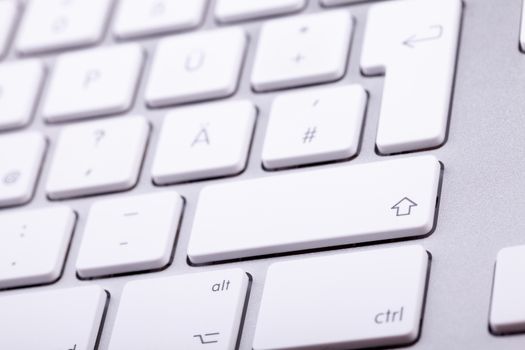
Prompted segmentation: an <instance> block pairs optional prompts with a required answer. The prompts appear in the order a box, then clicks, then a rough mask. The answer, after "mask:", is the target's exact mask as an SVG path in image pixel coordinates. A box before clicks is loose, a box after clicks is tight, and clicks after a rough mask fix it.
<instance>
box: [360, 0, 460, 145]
mask: <svg viewBox="0 0 525 350" xmlns="http://www.w3.org/2000/svg"><path fill="white" fill-rule="evenodd" d="M461 10H462V3H461V0H430V1H419V0H401V1H392V2H387V3H384V4H378V5H375V6H373V7H372V8H371V9H370V11H369V13H368V19H367V25H366V32H365V38H364V44H363V45H364V46H363V52H362V57H361V70H362V72H363V74H365V75H369V76H370V75H385V82H384V87H383V97H382V104H381V112H380V117H379V125H378V131H377V140H376V146H377V149H378V151H379V152H380V153H381V154H393V153H401V152H410V151H417V150H422V149H428V148H436V147H439V146H441V145H442V144H443V143H444V142H445V140H446V132H447V125H448V117H449V109H450V101H451V94H452V88H453V80H454V73H455V67H456V55H457V46H458V37H459V31H460V22H461Z"/></svg>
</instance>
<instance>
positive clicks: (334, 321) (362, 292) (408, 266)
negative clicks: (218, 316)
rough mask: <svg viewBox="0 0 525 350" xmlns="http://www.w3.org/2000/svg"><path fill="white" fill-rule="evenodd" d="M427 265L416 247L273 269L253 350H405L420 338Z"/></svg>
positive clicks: (284, 264) (289, 263)
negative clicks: (392, 349) (389, 349)
mask: <svg viewBox="0 0 525 350" xmlns="http://www.w3.org/2000/svg"><path fill="white" fill-rule="evenodd" d="M428 265H429V258H428V253H427V252H426V251H425V249H424V248H423V247H421V246H419V245H413V246H406V247H401V248H389V249H380V250H379V249H378V250H371V251H366V252H360V253H350V254H339V255H332V256H326V257H317V258H311V259H303V260H296V261H287V262H281V263H275V264H273V265H271V266H270V268H269V269H268V273H267V276H266V283H265V286H264V292H263V296H262V301H261V306H260V311H259V316H258V320H257V328H256V332H255V339H254V345H253V349H254V350H269V349H334V350H337V349H341V350H343V349H357V348H359V349H361V348H365V347H366V348H368V347H383V346H396V345H408V344H410V343H412V342H414V341H416V340H417V338H418V334H419V327H420V323H421V322H420V321H421V318H422V310H423V303H424V296H425V287H426V279H427V273H428Z"/></svg>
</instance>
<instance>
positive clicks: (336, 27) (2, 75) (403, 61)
mask: <svg viewBox="0 0 525 350" xmlns="http://www.w3.org/2000/svg"><path fill="white" fill-rule="evenodd" d="M63 2H64V1H61V2H60V3H63ZM76 2H79V3H82V4H84V5H83V6H87V5H85V4H86V2H85V1H84V2H83V1H80V0H76V1H73V0H71V1H67V3H76ZM98 2H99V1H94V2H93V3H98ZM35 3H40V2H38V1H36V2H35ZM104 3H105V4H107V2H104ZM134 3H138V2H134ZM255 3H259V2H254V4H255ZM123 4H126V2H123ZM260 4H262V2H260ZM284 4H285V3H281V5H283V6H284ZM35 6H36V5H35ZM39 6H42V5H39ZM71 6H76V5H71ZM100 6H102V5H100ZM193 6H197V5H195V4H194V5H193ZM225 6H226V5H225ZM246 6H247V7H249V6H248V5H246ZM260 6H261V7H264V6H263V5H260ZM225 8H227V6H226V7H225ZM130 11H131V10H130ZM131 12H133V11H131ZM84 17H88V16H84ZM460 18H461V2H460V1H459V0H447V1H445V2H441V1H432V2H429V3H428V4H426V3H425V4H421V3H420V2H419V1H415V0H405V1H395V2H387V3H383V4H378V5H375V6H372V7H371V9H370V11H369V14H368V20H367V23H366V30H365V40H364V45H363V50H362V57H361V71H362V73H363V75H365V76H374V75H382V74H386V78H385V86H384V90H383V97H382V102H381V103H382V106H381V111H380V118H379V124H378V131H377V140H376V146H377V150H378V152H379V153H381V154H396V153H401V152H409V151H417V150H424V149H428V148H435V147H439V146H440V145H442V144H443V142H445V140H446V136H447V135H446V132H447V125H448V118H449V109H450V98H451V93H452V87H453V77H454V72H455V59H456V51H457V42H458V33H459V25H460ZM354 22H355V21H354V17H353V16H352V14H351V12H350V11H348V10H346V9H337V10H331V11H325V12H321V13H318V14H313V15H302V16H292V17H287V18H281V19H274V20H270V21H267V22H265V23H264V24H263V25H262V27H261V29H260V33H258V40H256V42H257V47H256V52H255V56H254V61H253V67H252V69H251V71H249V72H247V74H250V78H249V80H250V85H251V88H252V89H253V90H254V91H255V92H259V93H263V92H268V91H273V90H280V89H289V88H295V87H304V86H309V85H314V84H321V83H327V82H333V81H336V80H339V79H341V78H342V77H343V76H344V75H345V73H346V70H347V66H348V64H347V63H348V58H349V53H350V46H351V41H352V36H353V31H354ZM385 23H390V24H391V25H385ZM398 23H402V25H398ZM391 28H395V30H390V29H391ZM328 38H329V40H327V39H328ZM251 41H253V38H249V36H248V34H247V32H246V31H245V30H244V29H243V28H241V27H239V26H234V27H225V28H220V29H214V30H207V31H202V32H198V33H189V34H177V35H174V36H169V37H165V38H162V39H161V40H159V41H158V43H157V45H156V48H155V51H154V52H153V53H152V55H151V57H149V55H146V54H145V50H144V49H143V48H142V47H141V46H140V45H139V44H137V43H125V44H119V45H114V46H105V47H103V48H97V49H89V50H83V51H76V52H73V53H65V54H61V55H59V56H58V57H57V59H56V62H55V63H54V65H53V67H52V69H49V68H44V67H43V66H42V64H41V63H40V62H39V61H38V60H37V59H27V60H21V61H19V62H17V63H7V64H2V65H0V130H2V129H4V130H7V129H12V128H17V127H22V126H24V125H27V124H28V123H29V122H30V120H31V117H32V114H33V111H34V110H39V111H40V112H41V113H40V114H41V115H42V116H43V118H44V119H45V121H46V122H48V123H54V122H64V121H72V120H78V119H83V118H92V117H98V116H107V115H114V114H120V113H125V112H126V111H128V110H130V109H131V108H132V107H133V106H134V104H135V100H136V99H135V96H136V94H137V90H138V87H139V86H140V80H141V77H142V76H145V78H146V79H145V88H144V99H145V104H146V105H147V106H149V107H150V108H158V107H167V106H178V105H182V104H187V103H194V102H203V101H209V100H215V99H220V98H226V97H229V96H232V95H233V94H235V92H236V91H237V90H238V88H239V82H240V80H241V76H242V75H243V67H244V66H245V59H246V57H247V52H248V51H249V50H250V49H251V48H250V43H251ZM38 42H40V43H41V42H42V40H39V41H38ZM385 57H389V59H388V60H387V61H386V60H385ZM147 60H149V61H151V62H150V64H147V65H146V61H147ZM145 67H147V68H145ZM144 70H147V71H146V72H144V74H143V71H144ZM46 73H47V74H46ZM46 75H49V79H46ZM17 77H21V78H20V79H17ZM44 80H49V81H48V82H47V84H45V83H44ZM43 85H45V86H46V87H47V88H46V89H42V88H41V87H42V86H43ZM429 86H432V89H430V88H429ZM42 90H44V91H45V93H44V96H43V97H42V103H41V104H40V105H41V106H40V108H38V107H37V103H36V100H38V97H39V95H40V92H41V91H42ZM141 91H142V90H141ZM360 100H363V98H362V97H361V98H360ZM354 102H356V103H357V104H361V103H362V101H361V102H359V101H354ZM352 119H353V121H350V122H351V123H353V122H354V121H355V120H356V119H355V118H352ZM311 127H312V129H310V131H311V132H313V133H317V128H316V126H315V125H313V126H311ZM307 139H308V137H307ZM268 162H269V163H272V162H273V163H276V162H277V163H279V161H278V160H276V159H272V160H269V161H268ZM269 167H271V165H270V166H269Z"/></svg>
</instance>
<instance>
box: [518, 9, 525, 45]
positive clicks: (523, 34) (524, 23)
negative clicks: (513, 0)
mask: <svg viewBox="0 0 525 350" xmlns="http://www.w3.org/2000/svg"><path fill="white" fill-rule="evenodd" d="M519 44H520V49H521V51H524V52H525V3H524V2H523V1H522V3H521V23H520V43H519Z"/></svg>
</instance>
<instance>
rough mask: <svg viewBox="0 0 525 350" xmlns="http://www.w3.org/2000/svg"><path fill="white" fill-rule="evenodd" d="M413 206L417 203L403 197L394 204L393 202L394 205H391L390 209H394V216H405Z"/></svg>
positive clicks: (410, 211)
mask: <svg viewBox="0 0 525 350" xmlns="http://www.w3.org/2000/svg"><path fill="white" fill-rule="evenodd" d="M413 207H417V203H416V202H414V201H413V200H411V199H410V198H408V197H405V198H403V199H402V200H400V201H399V202H397V203H396V204H394V206H392V208H390V209H392V210H395V211H396V216H407V215H410V214H411V213H412V208H413Z"/></svg>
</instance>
